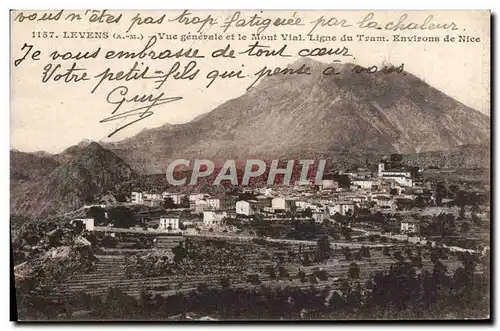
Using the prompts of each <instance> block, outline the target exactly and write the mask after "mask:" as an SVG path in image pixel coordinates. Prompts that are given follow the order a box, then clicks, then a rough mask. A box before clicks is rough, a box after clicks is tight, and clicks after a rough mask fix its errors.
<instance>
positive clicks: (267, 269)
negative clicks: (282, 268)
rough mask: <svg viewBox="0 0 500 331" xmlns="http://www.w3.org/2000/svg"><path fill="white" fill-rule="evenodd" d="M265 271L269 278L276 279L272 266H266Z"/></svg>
mask: <svg viewBox="0 0 500 331" xmlns="http://www.w3.org/2000/svg"><path fill="white" fill-rule="evenodd" d="M266 271H267V273H268V274H269V278H271V279H273V280H274V279H276V271H275V270H274V267H273V266H267V268H266Z"/></svg>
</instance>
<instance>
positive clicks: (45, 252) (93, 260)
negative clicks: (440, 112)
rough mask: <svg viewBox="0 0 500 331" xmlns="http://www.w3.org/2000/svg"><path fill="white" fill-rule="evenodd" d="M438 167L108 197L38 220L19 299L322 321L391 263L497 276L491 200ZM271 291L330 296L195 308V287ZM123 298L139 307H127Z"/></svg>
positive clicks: (358, 170)
mask: <svg viewBox="0 0 500 331" xmlns="http://www.w3.org/2000/svg"><path fill="white" fill-rule="evenodd" d="M426 171H427V172H429V171H430V172H433V173H434V174H435V173H439V171H440V169H426V170H425V171H424V169H419V168H417V167H408V166H406V165H405V164H403V162H402V158H401V155H399V154H393V155H391V156H390V157H386V158H384V159H383V160H381V161H380V162H379V163H378V164H374V165H367V166H364V167H354V168H353V169H349V170H346V171H343V172H339V173H335V174H325V175H324V176H323V180H322V181H321V183H320V184H319V185H317V184H316V182H312V181H311V182H307V183H304V182H300V183H299V182H297V183H296V185H291V186H279V185H274V186H266V185H263V186H261V187H252V186H249V187H244V188H242V187H236V188H235V187H233V188H232V189H231V190H226V191H225V192H223V193H218V194H208V193H202V192H201V191H200V192H198V191H196V192H195V191H193V192H189V193H186V192H184V193H181V192H179V190H176V188H174V187H172V189H167V190H166V191H162V192H157V191H153V190H151V191H144V190H135V189H133V190H131V191H130V192H129V193H128V194H127V196H125V197H122V198H120V199H116V198H114V197H112V196H111V197H110V196H107V197H105V198H103V199H101V200H100V201H96V202H95V203H90V204H87V205H85V206H83V207H82V208H80V209H78V210H75V211H72V212H69V213H66V214H65V215H64V217H62V219H64V220H65V221H63V222H61V221H58V222H56V221H48V222H39V223H31V224H27V225H26V226H25V227H24V228H22V229H21V230H19V231H18V232H17V236H15V238H14V239H13V251H14V261H15V268H14V272H15V276H16V281H17V282H18V300H20V301H21V302H23V300H28V301H30V302H32V301H33V300H34V302H35V303H34V304H31V308H23V309H26V311H25V313H26V314H27V315H30V316H31V315H33V314H35V315H36V316H44V317H43V318H56V319H57V318H65V319H67V318H72V319H75V318H76V319H78V318H83V319H85V318H88V319H93V318H97V317H99V318H110V316H115V315H113V314H122V313H123V309H132V310H133V309H135V308H133V307H136V304H135V303H134V304H132V303H133V302H136V301H135V300H138V301H137V302H143V303H144V302H146V303H144V304H147V305H150V306H151V307H155V308H154V309H153V308H151V307H150V310H151V311H150V310H148V312H147V313H146V311H144V309H143V308H141V309H143V310H141V309H139V308H137V309H138V310H140V311H141V312H140V313H137V311H134V314H138V318H146V317H145V316H147V318H148V319H151V318H153V319H154V318H165V316H164V313H160V311H162V309H163V308H165V307H168V314H167V315H168V316H169V318H174V319H175V318H177V317H178V318H181V317H182V319H188V318H187V317H186V316H188V315H189V316H192V315H193V314H195V315H196V314H200V313H201V314H202V315H203V314H205V317H200V318H206V319H213V318H216V319H218V318H221V319H227V318H239V317H242V316H248V317H249V318H254V317H255V318H256V317H257V316H259V318H260V317H262V316H263V315H262V314H264V316H265V317H268V318H280V317H284V316H285V317H289V318H310V317H311V316H312V317H314V318H321V317H324V316H331V314H334V315H335V311H337V310H338V309H340V308H339V307H344V308H345V307H350V308H349V309H351V308H356V307H357V308H356V309H359V308H360V307H364V306H366V305H368V303H371V304H373V302H375V301H376V300H375V299H374V296H376V293H377V292H376V286H382V285H380V280H379V283H378V285H377V284H376V280H375V278H374V277H382V276H381V275H384V273H385V275H386V276H385V277H389V275H388V274H387V270H388V268H389V267H390V268H391V270H392V268H393V267H392V266H393V265H405V266H408V267H409V268H410V269H411V270H412V271H411V272H417V274H418V275H420V276H418V277H420V278H421V279H422V281H424V278H425V277H445V278H447V279H449V280H450V281H452V280H453V279H455V278H456V277H458V274H457V272H458V273H461V272H465V273H466V274H467V272H468V273H472V274H475V275H477V276H476V277H483V276H485V275H486V273H487V268H489V266H488V264H484V263H483V262H481V261H487V258H488V256H489V221H488V220H489V217H490V214H489V201H488V199H489V197H487V196H485V195H484V194H482V193H480V192H484V191H482V190H481V189H474V187H472V186H470V185H469V186H464V185H462V186H460V185H456V184H453V183H449V182H443V181H438V180H436V179H435V178H434V177H432V176H428V175H426ZM118 200H121V201H118ZM61 261H62V262H61ZM68 261H69V262H68ZM472 261H474V262H472ZM58 263H60V264H58ZM398 263H399V264H398ZM471 263H472V264H473V265H474V268H473V269H470V268H471V267H470V265H471ZM63 265H64V267H63ZM462 265H463V266H462ZM464 266H465V268H466V269H463V268H464ZM436 268H437V269H436ZM467 268H469V269H467ZM436 270H440V271H439V272H440V274H439V275H436V272H437V271H436ZM457 270H458V271H457ZM381 272H382V274H380V273H381ZM377 275H378V276H377ZM460 275H461V274H460ZM424 276H425V277H424ZM469 276H470V275H469ZM469 276H467V277H469ZM391 277H392V276H391ZM422 277H424V278H422ZM460 277H462V276H460ZM389 278H390V277H389ZM389 278H387V280H386V281H388V282H389V281H391V280H390V279H389ZM420 278H419V279H420ZM391 282H392V281H391ZM450 284H451V283H450ZM481 284H482V285H481V286H486V285H485V284H486V283H481ZM262 286H268V287H269V288H274V289H275V290H276V291H279V294H276V295H278V296H281V295H283V296H285V297H286V298H288V299H287V300H292V299H293V300H298V298H297V297H295V296H296V295H299V294H297V293H295V294H290V293H288V292H286V291H290V289H291V288H295V289H296V290H297V289H302V290H301V291H303V292H300V293H302V294H300V295H303V296H305V297H309V296H312V297H315V298H316V299H315V300H317V299H318V295H319V296H320V297H321V300H320V301H321V302H320V303H318V304H317V305H312V306H311V305H309V304H305V303H302V304H300V303H299V302H298V301H294V302H295V303H294V304H293V305H292V304H285V306H286V307H281V306H280V308H279V309H278V308H277V309H278V310H277V311H273V310H269V311H261V310H259V309H258V308H256V307H254V306H252V307H251V308H249V307H247V308H244V307H240V308H238V309H240V310H237V308H236V307H233V308H234V309H233V308H230V307H229V306H231V304H234V300H233V299H231V300H230V299H227V300H226V301H218V303H217V304H215V306H213V307H212V306H210V307H205V306H203V305H201V306H200V303H199V302H198V301H193V302H192V300H195V299H193V298H192V296H193V295H194V294H193V293H196V296H197V298H198V299H197V300H202V299H201V297H203V298H205V296H210V298H211V299H210V300H216V299H214V297H213V296H218V295H223V296H224V295H229V294H227V293H226V292H224V291H230V290H231V291H237V292H238V291H239V292H242V291H243V292H244V291H248V290H249V289H251V290H252V291H253V292H252V293H253V294H248V293H246V292H245V293H246V294H245V295H257V296H259V295H262V293H260V294H257V293H256V292H255V291H257V292H258V291H263V288H262ZM374 286H375V288H374ZM395 286H396V287H397V285H395ZM401 286H403V285H401ZM405 286H406V285H405ZM415 286H417V285H415ZM418 286H423V285H418ZM443 286H444V285H443ZM478 286H479V285H478ZM285 289H288V290H286V291H285ZM476 290H477V291H479V289H476ZM214 291H215V292H214ZM280 291H281V292H282V291H285V292H286V293H281V292H280ZM311 291H312V292H311ZM239 292H238V293H239ZM424 292H425V291H424ZM231 293H233V292H231ZM474 293H476V294H475V295H477V293H479V292H474ZM320 294H321V295H320ZM186 295H187V296H188V297H189V298H191V299H186V297H185V296H186ZM232 295H236V294H235V293H233V294H232ZM238 295H243V294H242V293H239V294H238ZM294 295H295V296H294ZM378 295H379V296H384V298H385V296H387V295H388V294H387V293H384V294H382V293H378ZM422 295H424V296H425V295H427V294H426V293H424V294H422ZM471 295H472V294H471ZM182 298H184V299H182ZM205 299H206V298H205ZM421 299H422V298H420V299H419V300H421ZM427 299H429V298H426V299H425V300H427ZM431 299H432V298H431ZM431 299H429V300H431ZM96 300H97V301H96ZM123 300H131V301H130V302H131V306H133V307H131V308H130V307H129V308H124V307H122V305H121V304H120V301H123ZM178 300H185V301H183V302H185V306H184V304H177V302H179V301H178ZM206 300H208V299H206ZM373 300H375V301H373ZM377 300H382V301H381V302H383V300H395V299H394V298H385V299H382V298H379V299H377ZM397 300H400V299H397ZM405 300H410V301H408V302H406V301H405V303H404V305H407V304H413V303H411V300H413V299H409V298H406V299H405ZM415 300H416V299H415ZM432 300H434V299H432ZM443 300H444V299H443ZM446 300H452V299H451V298H449V297H447V298H446ZM216 301H217V300H216ZM111 302H115V303H116V304H111ZM377 302H378V301H377ZM282 304H283V303H280V305H282ZM377 304H378V303H377ZM220 305H223V306H224V309H222V308H221V306H220ZM337 306H338V307H337ZM20 307H27V306H23V305H20ZM44 307H51V308H50V309H46V308H44ZM69 307H70V308H69ZM96 307H100V308H99V309H97V308H96ZM103 307H105V308H103ZM148 307H149V306H148ZM162 307H163V308H162ZM335 307H337V308H338V309H337V308H335ZM367 307H368V306H367ZM370 307H371V306H370ZM450 307H451V306H450ZM148 309H149V308H148ZM235 309H236V310H235ZM336 309H337V310H336ZM370 309H372V308H370ZM237 311H238V312H237ZM96 314H97V315H96ZM99 314H101V315H99ZM186 314H187V315H186ZM238 314H243V315H238ZM329 314H330V315H329ZM367 314H368V313H367ZM116 316H118V315H116ZM173 316H177V317H173ZM179 316H180V317H179ZM238 316H239V317H238Z"/></svg>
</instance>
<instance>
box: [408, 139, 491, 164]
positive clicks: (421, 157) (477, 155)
mask: <svg viewBox="0 0 500 331" xmlns="http://www.w3.org/2000/svg"><path fill="white" fill-rule="evenodd" d="M490 160H491V154H490V146H489V144H476V145H461V146H457V147H454V148H452V149H450V150H448V151H431V152H424V153H416V154H408V155H405V156H404V158H403V162H404V163H405V164H408V165H410V166H418V167H430V166H434V167H437V168H488V167H489V165H490Z"/></svg>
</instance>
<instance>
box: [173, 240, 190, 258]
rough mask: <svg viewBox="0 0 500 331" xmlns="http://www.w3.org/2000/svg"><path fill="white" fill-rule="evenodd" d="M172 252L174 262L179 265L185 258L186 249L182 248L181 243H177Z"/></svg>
mask: <svg viewBox="0 0 500 331" xmlns="http://www.w3.org/2000/svg"><path fill="white" fill-rule="evenodd" d="M172 252H173V253H174V262H175V263H179V262H181V261H182V260H184V259H185V258H186V256H187V249H186V248H185V247H184V244H183V242H182V241H181V242H179V243H178V244H177V246H175V247H174V248H172Z"/></svg>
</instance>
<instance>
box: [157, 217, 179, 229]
mask: <svg viewBox="0 0 500 331" xmlns="http://www.w3.org/2000/svg"><path fill="white" fill-rule="evenodd" d="M158 229H159V230H162V231H178V230H179V218H178V217H168V216H164V217H160V225H159V226H158Z"/></svg>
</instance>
